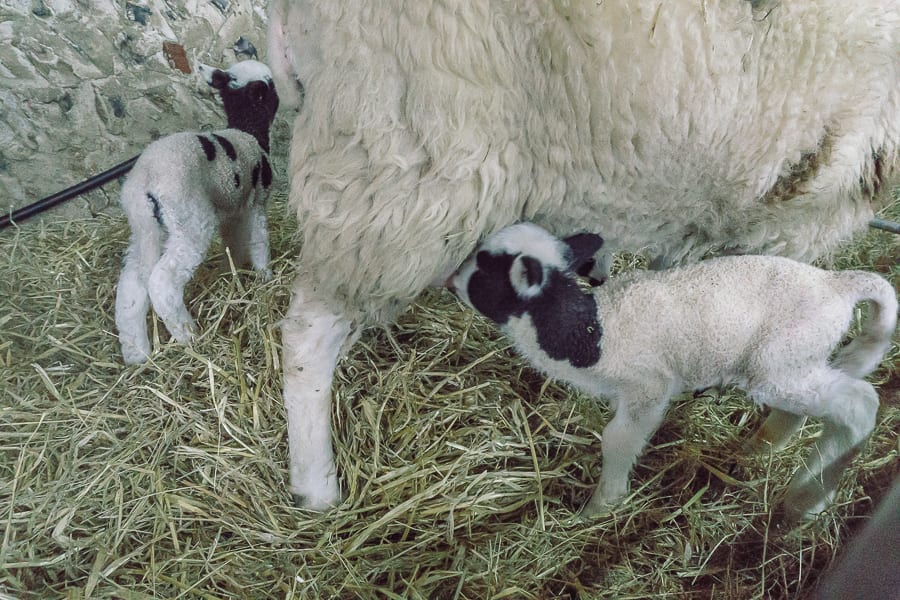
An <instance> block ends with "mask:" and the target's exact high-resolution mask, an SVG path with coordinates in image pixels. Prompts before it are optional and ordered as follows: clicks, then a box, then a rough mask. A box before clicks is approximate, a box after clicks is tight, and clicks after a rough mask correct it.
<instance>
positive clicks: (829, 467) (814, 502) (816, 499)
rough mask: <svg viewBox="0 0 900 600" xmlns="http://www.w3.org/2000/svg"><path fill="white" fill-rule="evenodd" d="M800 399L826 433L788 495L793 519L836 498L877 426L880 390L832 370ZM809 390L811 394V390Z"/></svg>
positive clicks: (816, 510)
mask: <svg viewBox="0 0 900 600" xmlns="http://www.w3.org/2000/svg"><path fill="white" fill-rule="evenodd" d="M808 389H812V394H813V395H810V396H807V397H805V398H803V399H802V400H801V402H802V403H803V405H804V410H805V411H806V414H808V415H809V416H811V417H818V418H821V419H822V420H823V425H824V426H823V429H822V435H821V436H820V437H819V439H818V440H817V441H816V443H815V444H814V445H813V448H812V452H811V454H810V455H809V457H808V459H807V462H806V464H805V465H804V466H802V467H800V469H799V470H798V471H797V472H796V474H795V475H794V478H793V479H792V480H791V484H790V486H789V487H788V490H787V493H786V495H785V498H784V509H785V514H786V516H787V518H788V520H789V521H796V520H798V519H799V518H801V517H804V516H807V515H814V514H817V513H819V512H821V511H823V510H824V509H825V508H826V507H827V506H828V505H829V504H830V503H831V500H832V499H833V498H834V493H835V490H836V489H837V486H838V484H839V483H840V479H841V475H842V474H843V472H844V469H845V468H846V467H847V466H848V465H849V464H850V462H851V461H852V460H853V458H854V457H855V456H856V454H857V453H858V452H859V449H860V447H861V446H862V444H863V442H864V441H865V440H866V438H867V437H868V436H869V434H870V433H871V432H872V430H873V429H874V428H875V417H876V413H877V411H878V394H877V392H876V391H875V388H873V387H872V386H871V384H869V383H868V382H866V381H863V380H862V379H855V378H853V377H850V376H848V375H847V374H845V373H843V372H841V371H837V370H833V369H830V370H828V371H826V372H825V373H824V374H823V375H822V376H821V377H820V378H819V379H818V380H817V381H813V383H812V384H811V385H810V386H809V388H808ZM807 394H809V392H807Z"/></svg>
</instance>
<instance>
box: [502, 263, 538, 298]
mask: <svg viewBox="0 0 900 600" xmlns="http://www.w3.org/2000/svg"><path fill="white" fill-rule="evenodd" d="M509 282H510V283H511V284H512V286H513V289H514V290H515V291H516V294H518V295H519V297H521V298H533V297H534V296H537V295H538V294H539V293H541V288H543V287H544V266H543V265H542V264H541V262H540V261H539V260H538V259H536V258H534V257H532V256H523V255H521V254H520V255H519V256H517V257H516V258H515V260H513V263H512V266H511V267H510V268H509Z"/></svg>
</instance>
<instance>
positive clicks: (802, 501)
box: [450, 223, 897, 519]
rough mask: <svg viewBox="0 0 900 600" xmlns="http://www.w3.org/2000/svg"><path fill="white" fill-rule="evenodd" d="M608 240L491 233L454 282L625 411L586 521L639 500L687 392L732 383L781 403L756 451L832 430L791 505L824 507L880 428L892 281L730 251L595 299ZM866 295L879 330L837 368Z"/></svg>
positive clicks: (851, 348) (534, 352) (551, 364)
mask: <svg viewBox="0 0 900 600" xmlns="http://www.w3.org/2000/svg"><path fill="white" fill-rule="evenodd" d="M592 239H593V240H594V244H593V245H592V244H591V240H592ZM601 243H602V241H601V240H600V238H599V237H598V236H591V235H590V234H584V235H579V236H575V237H573V238H569V239H567V240H566V241H560V240H558V239H557V238H555V237H553V236H552V235H550V234H549V233H548V232H547V231H546V230H544V229H542V228H540V227H538V226H536V225H533V224H531V223H520V224H518V225H512V226H510V227H507V228H506V229H503V230H501V231H500V232H498V233H497V234H495V235H493V236H491V237H490V238H488V240H487V241H485V243H484V244H483V245H482V246H480V247H479V248H478V250H477V251H476V253H475V255H474V256H472V257H471V258H470V259H469V260H467V261H466V262H465V263H464V264H463V265H462V267H461V268H460V270H459V272H458V273H457V274H455V275H454V276H453V277H452V279H451V280H450V285H451V287H452V288H453V289H454V290H455V291H456V293H457V294H458V295H459V297H460V299H461V300H462V301H463V302H465V303H466V304H467V305H469V306H471V307H472V308H474V309H476V310H478V311H479V312H481V313H482V314H484V315H485V316H487V317H489V318H490V319H492V320H493V321H494V322H496V323H497V324H499V326H500V329H501V330H502V331H503V332H504V333H505V334H506V335H507V336H508V337H509V338H510V339H511V340H512V342H513V344H514V346H515V347H516V350H517V351H518V352H519V353H521V354H522V355H523V356H524V357H525V358H526V359H527V360H529V362H531V363H532V364H533V365H534V366H535V367H537V368H539V369H540V370H542V371H544V372H545V373H546V374H548V375H549V376H551V377H554V378H556V379H559V380H561V381H565V382H568V383H570V384H572V385H575V386H577V387H578V388H579V389H581V390H582V391H584V392H585V393H587V394H589V395H591V396H593V397H595V398H600V397H603V398H606V399H608V400H609V401H610V403H611V404H612V407H613V409H614V410H615V416H614V417H613V419H612V420H611V421H610V422H609V424H608V425H607V426H606V428H605V429H604V430H603V442H602V447H603V472H602V476H601V483H600V485H599V486H598V487H597V491H596V493H595V494H594V497H593V498H592V499H591V501H590V502H589V504H588V505H587V507H586V509H585V511H586V512H587V513H593V512H597V511H600V510H603V509H604V507H605V506H607V505H610V504H612V503H615V502H616V501H618V500H619V499H621V497H622V496H624V495H625V493H626V491H627V487H628V479H627V478H628V472H629V470H630V469H631V466H632V464H634V461H635V460H636V459H637V457H638V455H639V453H640V452H641V450H642V449H643V447H644V445H645V444H646V443H647V440H648V439H649V438H650V436H651V435H652V434H653V432H654V431H655V430H656V428H657V427H658V426H659V424H660V422H661V421H662V419H663V417H664V415H665V412H666V409H667V407H668V404H669V401H670V399H671V398H672V396H673V395H675V394H678V393H680V392H684V391H690V390H698V389H704V388H707V387H712V386H720V385H734V386H737V387H740V388H742V389H744V390H746V391H747V393H748V395H749V396H750V397H752V398H753V399H754V400H755V401H756V402H758V403H760V404H764V405H767V406H769V407H771V408H772V413H771V415H770V416H769V418H768V419H767V421H766V422H765V424H764V426H763V428H762V429H761V430H760V432H759V433H758V435H757V438H756V441H757V444H762V442H763V441H770V442H771V443H772V444H773V445H775V446H780V445H782V444H784V443H785V442H787V440H788V438H789V437H790V435H791V433H793V431H794V430H795V429H796V427H798V426H799V425H800V424H801V423H802V420H803V419H804V418H806V417H815V418H819V419H821V420H822V421H823V422H824V428H823V431H822V435H821V436H820V437H819V439H818V440H816V442H815V444H814V447H813V449H812V452H811V454H810V458H809V460H808V462H807V464H806V465H805V466H804V467H801V469H800V470H799V471H798V473H797V475H796V476H795V478H794V481H793V482H792V483H791V485H790V487H789V489H788V491H787V494H786V497H785V500H784V508H785V510H786V512H787V514H788V516H789V517H790V518H792V519H793V518H796V517H798V516H802V515H806V514H811V513H817V512H819V511H821V510H822V509H824V508H825V507H826V506H827V505H828V503H829V502H830V501H831V498H832V496H833V495H834V491H835V488H836V486H837V484H838V482H839V481H840V476H841V474H842V473H843V470H844V467H845V466H846V465H847V464H848V462H849V460H850V459H851V458H852V456H853V455H854V453H855V452H856V451H857V449H858V447H859V445H860V444H862V443H863V441H864V440H865V439H866V438H867V437H868V435H869V434H870V433H871V431H872V429H873V428H874V426H875V413H876V412H877V410H878V394H877V393H876V392H875V389H874V388H873V387H872V385H871V384H869V383H868V382H866V381H865V380H864V379H862V378H863V377H864V376H865V375H867V374H869V373H870V372H871V371H873V370H874V369H875V367H877V366H878V363H879V362H880V361H881V359H882V358H883V357H884V354H885V352H887V350H888V348H889V347H890V343H891V336H892V334H893V332H894V328H895V327H896V325H897V298H896V295H895V292H894V289H893V287H892V286H891V284H890V283H889V282H888V281H886V280H885V279H884V278H882V277H880V276H878V275H876V274H874V273H867V272H864V271H837V272H831V271H824V270H821V269H817V268H815V267H812V266H809V265H806V264H803V263H799V262H796V261H793V260H790V259H787V258H783V257H776V256H727V257H720V258H714V259H710V260H707V261H703V262H700V263H697V264H694V265H689V266H685V267H680V268H675V269H671V270H668V271H661V272H646V271H645V272H635V273H632V274H629V275H625V276H623V277H619V278H614V279H613V280H612V281H611V282H609V283H607V284H606V285H603V286H601V287H598V288H594V290H593V292H591V293H588V292H585V291H583V290H582V289H580V288H579V286H578V284H577V283H576V280H575V279H576V278H575V271H574V269H575V267H577V265H578V264H579V263H582V262H584V261H585V260H587V259H589V258H590V257H591V256H592V255H593V253H594V252H596V250H598V249H599V246H600V244H601ZM862 301H869V302H870V303H871V304H872V316H871V318H870V320H868V321H866V322H865V323H864V325H863V330H862V332H861V333H860V335H858V336H857V337H856V338H855V339H854V340H853V341H852V342H851V343H850V344H848V345H847V346H845V347H843V348H841V349H840V350H839V351H838V352H837V354H836V355H835V357H834V359H833V360H831V361H829V356H830V355H831V353H832V352H833V351H834V349H835V348H836V347H837V346H838V344H839V342H840V341H841V339H842V337H843V336H844V335H845V334H846V333H847V330H848V329H849V326H850V323H851V321H852V318H853V309H854V307H855V305H856V304H857V303H858V302H862Z"/></svg>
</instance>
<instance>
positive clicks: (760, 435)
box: [747, 408, 806, 453]
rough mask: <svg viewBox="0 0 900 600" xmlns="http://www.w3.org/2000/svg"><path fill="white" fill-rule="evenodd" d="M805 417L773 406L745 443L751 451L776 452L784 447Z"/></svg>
mask: <svg viewBox="0 0 900 600" xmlns="http://www.w3.org/2000/svg"><path fill="white" fill-rule="evenodd" d="M805 421H806V417H804V416H803V415H795V414H792V413H789V412H786V411H783V410H781V409H778V408H773V409H772V412H770V413H769V416H768V417H766V420H765V421H764V422H763V424H762V426H760V428H759V429H758V430H757V431H756V433H755V434H754V435H753V438H751V440H750V442H749V443H748V444H747V446H748V447H747V450H748V451H749V452H752V453H762V452H777V451H778V450H781V449H782V448H784V447H785V446H786V445H787V443H788V442H789V441H790V439H791V436H792V435H794V433H795V432H796V431H797V430H798V429H800V427H802V426H803V423H804V422H805Z"/></svg>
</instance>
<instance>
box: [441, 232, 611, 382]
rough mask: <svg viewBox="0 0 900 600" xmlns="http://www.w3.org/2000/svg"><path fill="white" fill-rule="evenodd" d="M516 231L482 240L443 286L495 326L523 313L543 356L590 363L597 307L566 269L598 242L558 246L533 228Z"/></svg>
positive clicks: (576, 240) (585, 237)
mask: <svg viewBox="0 0 900 600" xmlns="http://www.w3.org/2000/svg"><path fill="white" fill-rule="evenodd" d="M516 227H517V226H513V228H510V229H508V230H505V231H506V233H504V232H501V233H500V234H497V235H496V236H495V237H493V238H492V239H490V240H489V241H488V242H486V243H485V244H484V245H483V246H482V247H481V248H480V249H479V250H478V251H476V253H475V255H474V256H472V257H470V258H469V259H468V260H466V262H465V263H463V265H462V267H460V268H459V270H458V271H457V272H456V274H455V275H454V276H453V277H452V278H451V279H450V282H449V286H450V287H451V288H452V289H453V290H454V291H455V292H456V294H457V295H458V296H459V298H460V300H462V301H463V302H464V303H465V304H467V305H469V306H470V307H472V308H474V309H475V310H477V311H478V312H480V313H481V314H483V315H484V316H486V317H487V318H489V319H491V320H492V321H494V322H495V323H497V324H499V325H501V326H503V325H506V324H507V323H509V322H510V319H511V318H513V317H522V316H524V315H526V314H527V316H529V317H530V323H531V326H532V327H534V331H535V335H536V338H537V343H538V346H540V348H541V350H543V352H544V353H545V354H546V355H547V356H548V357H550V358H552V359H555V360H565V361H568V362H569V363H571V364H572V365H573V366H575V367H587V366H590V365H592V364H594V363H596V362H597V361H598V360H599V359H600V338H601V336H602V328H601V327H600V323H599V322H598V320H597V306H596V304H595V302H594V298H593V296H592V295H591V294H586V293H584V292H583V291H582V290H581V289H580V288H579V287H578V284H577V282H576V281H575V273H574V272H573V271H572V268H573V267H578V266H580V265H581V264H583V263H584V262H585V261H586V260H587V259H589V258H590V257H591V256H592V255H593V254H594V253H595V252H596V251H597V250H599V248H600V245H601V244H602V239H601V238H600V237H599V236H596V235H593V234H581V235H578V236H573V237H572V238H568V239H567V240H564V241H563V243H559V242H558V241H556V240H555V239H554V238H552V237H551V236H549V234H547V233H546V232H543V231H542V230H540V231H535V230H534V229H533V227H534V226H531V227H523V226H518V228H516ZM529 236H530V237H529ZM485 248H488V249H485ZM520 248H521V250H522V251H514V250H513V249H515V250H518V249H520ZM507 249H509V250H513V251H506V250H507ZM526 251H527V252H526ZM530 253H534V254H536V255H537V256H541V257H542V259H543V260H541V259H539V258H537V257H536V256H532V255H530Z"/></svg>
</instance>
